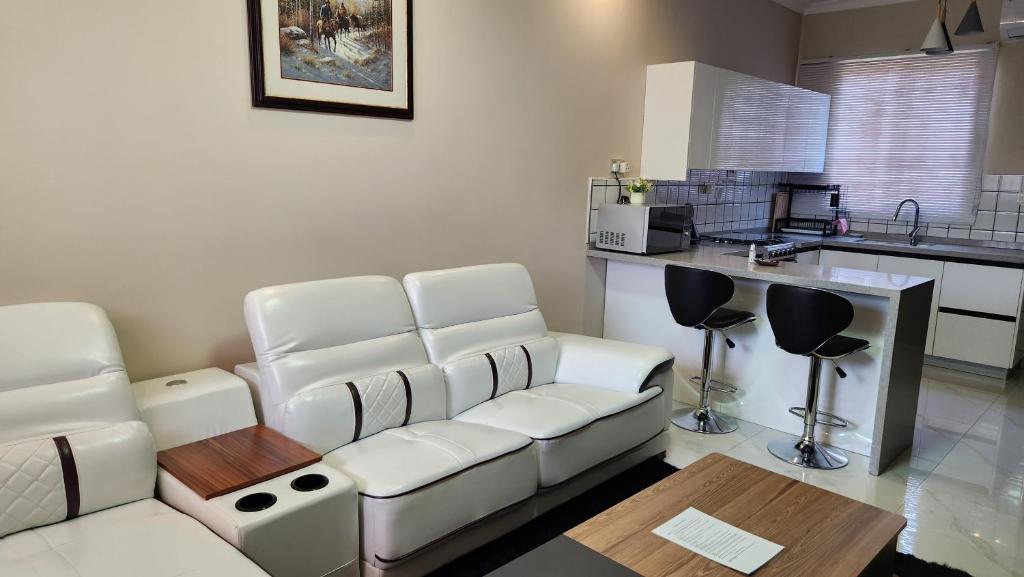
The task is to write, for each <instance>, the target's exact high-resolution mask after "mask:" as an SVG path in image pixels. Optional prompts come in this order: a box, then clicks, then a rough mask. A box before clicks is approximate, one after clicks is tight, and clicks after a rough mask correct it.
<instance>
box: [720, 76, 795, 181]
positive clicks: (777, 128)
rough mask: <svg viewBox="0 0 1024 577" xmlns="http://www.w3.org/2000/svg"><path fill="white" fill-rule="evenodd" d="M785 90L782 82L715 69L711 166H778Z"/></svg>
mask: <svg viewBox="0 0 1024 577" xmlns="http://www.w3.org/2000/svg"><path fill="white" fill-rule="evenodd" d="M789 90H790V87H787V86H786V85H784V84H779V83H777V82H772V81H770V80H763V79H761V78H755V77H753V76H748V75H746V74H740V73H738V72H732V71H731V70H719V71H718V90H717V94H716V102H717V105H716V106H715V122H714V129H713V131H712V141H711V166H712V167H714V168H718V169H733V170H763V171H775V170H782V168H779V167H784V166H785V163H784V157H785V143H786V116H787V110H788V106H789Z"/></svg>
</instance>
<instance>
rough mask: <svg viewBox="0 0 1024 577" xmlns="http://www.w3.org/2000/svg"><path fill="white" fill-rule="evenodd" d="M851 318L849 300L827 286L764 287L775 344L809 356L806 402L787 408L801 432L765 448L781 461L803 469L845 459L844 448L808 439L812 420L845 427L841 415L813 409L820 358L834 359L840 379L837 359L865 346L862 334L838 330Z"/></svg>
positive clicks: (838, 463)
mask: <svg viewBox="0 0 1024 577" xmlns="http://www.w3.org/2000/svg"><path fill="white" fill-rule="evenodd" d="M852 321H853V305H852V304H850V301H848V300H846V299H845V298H843V297H841V296H839V295H837V294H835V293H831V292H828V291H824V290H819V289H812V288H804V287H796V286H790V285H782V284H773V285H771V286H769V287H768V322H769V323H770V324H771V326H772V332H773V333H775V345H776V346H778V347H779V348H780V349H782V350H784V351H786V352H787V353H790V354H794V355H801V356H805V357H810V370H809V371H808V373H807V404H806V405H805V406H803V407H793V408H791V409H789V412H790V413H792V414H794V415H796V416H797V417H800V418H801V419H803V422H804V433H803V436H801V437H790V438H785V439H778V440H775V441H772V442H770V443H768V451H769V452H771V454H773V455H775V456H776V457H778V458H779V459H782V460H783V461H787V462H789V463H792V464H793V465H797V466H800V467H805V468H808V469H839V468H841V467H845V466H846V464H847V463H848V462H849V459H848V458H847V456H846V453H845V452H844V451H843V450H841V449H837V448H835V447H831V446H828V445H825V444H822V443H818V442H817V441H815V440H814V427H815V425H824V426H827V427H840V428H845V427H847V426H848V425H849V422H848V421H846V419H843V418H841V417H837V416H836V415H833V414H830V413H826V412H824V411H819V410H818V395H819V391H820V387H821V361H822V360H829V361H832V362H833V363H836V365H835V368H836V373H837V374H838V375H839V378H841V379H845V378H846V372H845V371H843V369H842V368H841V367H840V366H839V364H838V361H839V359H842V358H843V357H846V356H849V355H852V354H853V353H857V352H860V351H863V350H865V349H867V348H868V347H870V346H871V345H870V343H868V341H866V340H864V339H857V338H853V337H847V336H843V335H841V334H839V333H840V332H842V331H843V330H844V329H846V328H847V327H849V326H850V323H851V322H852Z"/></svg>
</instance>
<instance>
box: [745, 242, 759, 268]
mask: <svg viewBox="0 0 1024 577" xmlns="http://www.w3.org/2000/svg"><path fill="white" fill-rule="evenodd" d="M755 260H757V245H756V244H754V243H750V252H749V253H748V254H747V262H749V263H753V262H754V261H755Z"/></svg>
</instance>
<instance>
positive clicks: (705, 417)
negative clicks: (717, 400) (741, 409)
mask: <svg viewBox="0 0 1024 577" xmlns="http://www.w3.org/2000/svg"><path fill="white" fill-rule="evenodd" d="M672 424H673V425H675V426H677V427H680V428H682V429H686V430H687V431H693V432H694V433H703V434H705V435H724V434H726V433H731V432H733V431H735V430H736V428H737V427H738V426H739V425H737V423H736V419H733V418H731V417H726V416H725V415H719V414H718V413H716V412H714V411H713V410H711V409H710V408H707V409H677V410H676V411H673V412H672Z"/></svg>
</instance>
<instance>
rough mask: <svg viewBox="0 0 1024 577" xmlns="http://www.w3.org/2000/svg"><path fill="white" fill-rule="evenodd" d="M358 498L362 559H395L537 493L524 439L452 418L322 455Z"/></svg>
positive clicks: (531, 451)
mask: <svg viewBox="0 0 1024 577" xmlns="http://www.w3.org/2000/svg"><path fill="white" fill-rule="evenodd" d="M324 462H325V463H327V464H328V465H331V466H333V467H335V468H337V469H339V470H340V471H342V472H343V473H345V474H346V475H347V476H349V477H350V478H351V479H352V480H353V481H355V483H356V486H357V487H358V488H359V494H360V512H361V524H362V542H363V543H362V546H363V558H364V559H366V560H367V561H369V562H371V563H381V564H383V563H388V562H394V561H398V560H400V559H402V558H404V557H407V556H409V555H410V554H412V553H414V552H416V551H417V550H419V549H421V548H423V547H425V546H427V545H429V544H431V543H433V542H434V541H437V540H440V539H442V538H444V537H445V536H446V535H449V534H451V533H453V532H455V531H457V530H459V529H461V528H463V527H465V526H468V525H470V524H472V523H474V522H476V521H479V520H480V519H483V518H484V517H487V516H488V515H490V514H492V513H495V512H497V511H500V510H502V509H504V508H506V507H509V506H511V505H514V504H516V503H518V502H520V501H524V500H526V499H528V498H529V497H531V496H532V495H533V494H534V493H536V492H537V456H536V452H535V449H534V447H533V441H532V440H531V439H530V437H529V436H527V435H523V434H519V433H516V432H513V431H509V430H502V429H496V428H493V427H486V426H483V425H477V424H473V423H461V422H457V421H428V422H423V423H416V424H414V425H408V426H405V427H399V428H396V429H388V430H385V431H381V432H379V433H377V434H376V435H372V436H370V437H367V438H365V439H361V440H359V441H356V442H354V443H350V444H348V445H345V446H344V447H341V448H339V449H336V450H334V451H331V452H330V453H328V454H326V455H324Z"/></svg>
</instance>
